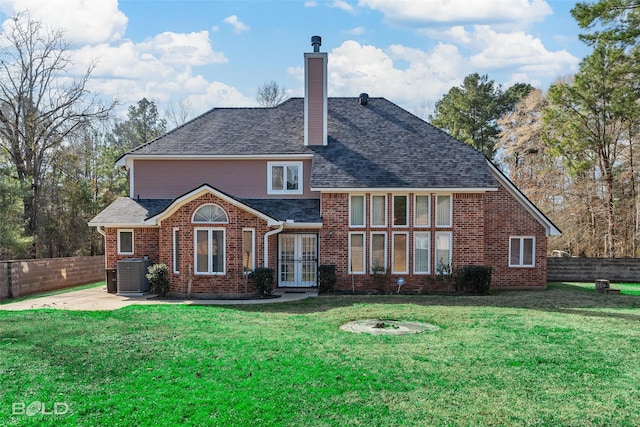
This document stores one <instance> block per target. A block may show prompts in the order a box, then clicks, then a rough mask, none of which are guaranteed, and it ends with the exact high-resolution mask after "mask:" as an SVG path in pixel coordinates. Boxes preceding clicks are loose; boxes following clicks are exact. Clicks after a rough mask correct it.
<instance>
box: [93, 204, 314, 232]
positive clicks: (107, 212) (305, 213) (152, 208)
mask: <svg viewBox="0 0 640 427" xmlns="http://www.w3.org/2000/svg"><path fill="white" fill-rule="evenodd" d="M235 199H236V200H238V201H239V202H241V203H244V204H245V205H247V206H250V207H252V208H254V209H255V210H258V211H260V212H262V213H264V214H266V215H267V216H269V217H271V218H273V219H275V220H279V221H286V220H293V221H294V222H298V223H301V222H302V223H322V218H321V217H320V200H319V199H244V200H243V199H237V198H235ZM172 202H173V200H171V199H130V198H128V197H119V198H118V199H116V200H115V201H114V202H113V203H111V204H110V205H109V206H107V207H106V208H105V209H104V210H103V211H102V212H100V213H99V214H98V215H97V216H96V217H95V218H93V219H92V220H91V221H90V222H89V225H91V226H94V225H95V226H100V225H105V226H109V225H112V226H116V225H118V226H136V225H143V224H144V222H145V220H147V219H149V218H151V217H153V216H155V215H157V214H159V213H161V212H162V211H164V210H165V209H167V208H168V207H169V205H171V203H172Z"/></svg>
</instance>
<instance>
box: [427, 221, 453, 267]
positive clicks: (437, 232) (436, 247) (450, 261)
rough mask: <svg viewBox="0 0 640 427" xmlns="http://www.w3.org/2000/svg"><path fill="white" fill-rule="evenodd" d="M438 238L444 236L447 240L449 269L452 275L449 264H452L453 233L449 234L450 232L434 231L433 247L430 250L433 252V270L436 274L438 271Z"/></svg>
mask: <svg viewBox="0 0 640 427" xmlns="http://www.w3.org/2000/svg"><path fill="white" fill-rule="evenodd" d="M440 236H446V237H447V238H448V239H449V260H448V261H449V262H448V264H449V267H450V268H451V272H452V273H453V265H451V263H452V262H453V261H452V259H453V233H451V232H450V231H436V235H435V240H434V247H433V248H432V249H431V252H433V269H434V270H436V272H437V271H438V258H437V257H438V237H440Z"/></svg>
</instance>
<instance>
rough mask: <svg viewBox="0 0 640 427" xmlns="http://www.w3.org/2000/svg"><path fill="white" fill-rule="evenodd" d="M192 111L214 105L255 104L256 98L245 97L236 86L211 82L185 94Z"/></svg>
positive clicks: (209, 107)
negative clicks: (199, 89) (195, 91)
mask: <svg viewBox="0 0 640 427" xmlns="http://www.w3.org/2000/svg"><path fill="white" fill-rule="evenodd" d="M186 99H187V101H188V102H189V104H190V105H191V106H192V107H193V109H194V111H199V112H202V111H206V110H209V109H211V108H214V107H242V106H245V107H246V106H255V105H256V100H255V99H251V98H247V97H246V96H244V95H243V94H242V93H241V92H240V91H238V90H237V89H236V88H234V87H231V86H228V85H226V84H224V83H221V82H211V83H209V84H208V85H207V87H206V88H204V91H198V92H197V93H192V94H190V95H189V96H187V98H186Z"/></svg>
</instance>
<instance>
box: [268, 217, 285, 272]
mask: <svg viewBox="0 0 640 427" xmlns="http://www.w3.org/2000/svg"><path fill="white" fill-rule="evenodd" d="M284 223H285V221H280V222H278V225H279V227H278V228H276V229H275V230H271V231H267V232H266V233H264V267H265V268H268V267H269V237H270V236H273V235H274V234H278V233H280V232H281V231H282V230H283V229H284Z"/></svg>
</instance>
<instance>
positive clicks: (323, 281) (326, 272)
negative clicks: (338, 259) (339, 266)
mask: <svg viewBox="0 0 640 427" xmlns="http://www.w3.org/2000/svg"><path fill="white" fill-rule="evenodd" d="M318 276H319V277H318V281H319V282H320V286H319V288H318V290H319V291H320V293H326V292H333V288H334V287H335V286H336V280H337V278H336V266H335V265H321V266H319V267H318Z"/></svg>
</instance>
